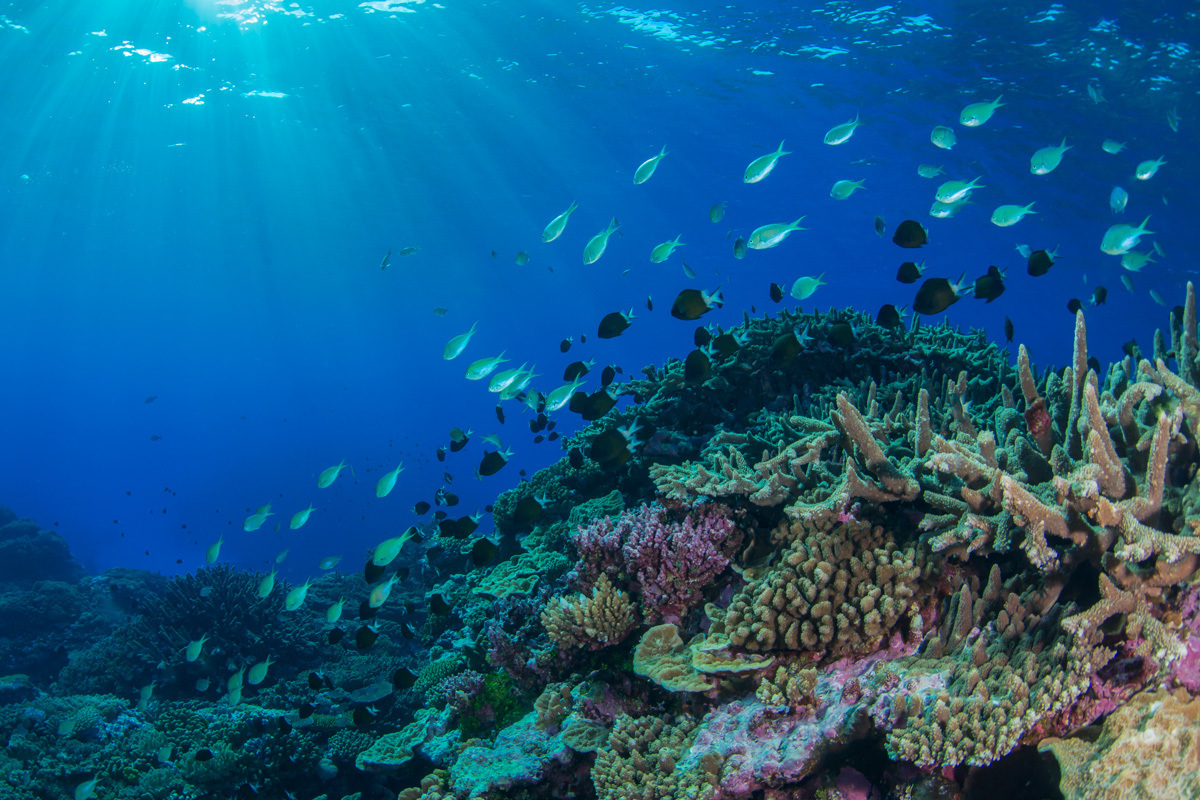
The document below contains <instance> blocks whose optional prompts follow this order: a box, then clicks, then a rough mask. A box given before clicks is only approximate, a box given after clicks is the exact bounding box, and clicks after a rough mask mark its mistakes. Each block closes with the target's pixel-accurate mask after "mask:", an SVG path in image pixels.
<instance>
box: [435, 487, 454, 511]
mask: <svg viewBox="0 0 1200 800" xmlns="http://www.w3.org/2000/svg"><path fill="white" fill-rule="evenodd" d="M433 502H434V505H439V506H456V505H458V495H456V494H454V493H453V492H447V491H446V487H445V486H443V487H441V488H440V489H438V490H437V492H435V493H434V495H433Z"/></svg>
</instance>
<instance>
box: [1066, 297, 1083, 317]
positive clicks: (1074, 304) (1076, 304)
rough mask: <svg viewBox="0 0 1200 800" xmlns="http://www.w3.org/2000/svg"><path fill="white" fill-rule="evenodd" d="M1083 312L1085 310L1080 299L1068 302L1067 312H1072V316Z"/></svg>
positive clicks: (1074, 298)
mask: <svg viewBox="0 0 1200 800" xmlns="http://www.w3.org/2000/svg"><path fill="white" fill-rule="evenodd" d="M1081 310H1083V303H1081V302H1080V301H1079V298H1077V297H1072V298H1071V299H1070V300H1068V301H1067V311H1070V312H1071V314H1072V315H1075V314H1078V313H1079V312H1080V311H1081Z"/></svg>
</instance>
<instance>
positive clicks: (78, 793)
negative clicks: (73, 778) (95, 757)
mask: <svg viewBox="0 0 1200 800" xmlns="http://www.w3.org/2000/svg"><path fill="white" fill-rule="evenodd" d="M98 783H100V779H99V778H92V779H91V780H90V781H84V782H83V783H81V784H79V785H78V786H76V787H75V800H92V798H93V797H95V796H96V784H98Z"/></svg>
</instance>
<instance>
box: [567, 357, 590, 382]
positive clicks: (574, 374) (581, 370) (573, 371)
mask: <svg viewBox="0 0 1200 800" xmlns="http://www.w3.org/2000/svg"><path fill="white" fill-rule="evenodd" d="M593 363H594V362H593ZM591 370H592V367H591V364H588V363H586V362H584V361H573V362H571V363H570V364H567V368H566V369H564V370H563V380H564V381H566V382H567V383H571V382H572V381H574V380H575V379H576V378H582V377H583V376H584V375H587V374H588V373H589V372H591Z"/></svg>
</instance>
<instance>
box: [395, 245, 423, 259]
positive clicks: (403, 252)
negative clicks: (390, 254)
mask: <svg viewBox="0 0 1200 800" xmlns="http://www.w3.org/2000/svg"><path fill="white" fill-rule="evenodd" d="M420 249H421V248H419V247H412V246H409V247H401V248H400V250H399V251H397V253H396V255H398V256H401V257H404V256H411V255H412V254H413V253H416V252H417V251H419V250H420Z"/></svg>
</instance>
